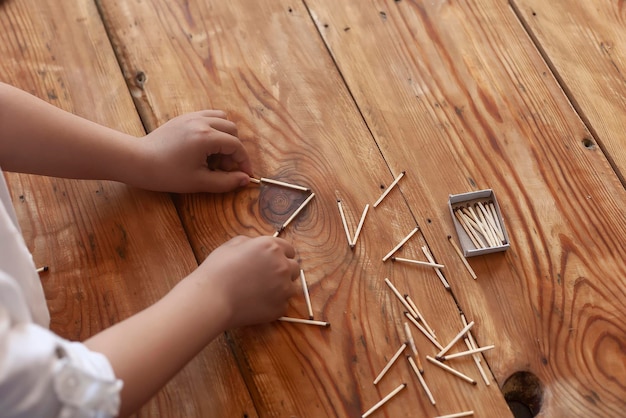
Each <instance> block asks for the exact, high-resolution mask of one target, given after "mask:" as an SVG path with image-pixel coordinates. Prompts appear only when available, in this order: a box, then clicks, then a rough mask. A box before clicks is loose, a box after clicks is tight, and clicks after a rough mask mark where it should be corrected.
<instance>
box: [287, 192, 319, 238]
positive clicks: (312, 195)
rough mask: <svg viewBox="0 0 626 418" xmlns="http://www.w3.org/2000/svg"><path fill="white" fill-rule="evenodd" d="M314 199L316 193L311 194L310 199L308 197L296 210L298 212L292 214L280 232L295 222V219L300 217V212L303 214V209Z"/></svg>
mask: <svg viewBox="0 0 626 418" xmlns="http://www.w3.org/2000/svg"><path fill="white" fill-rule="evenodd" d="M314 197H315V193H311V194H310V195H309V197H307V198H306V200H305V201H304V202H302V204H301V205H300V206H299V207H298V209H296V211H295V212H294V213H292V214H291V216H290V217H289V218H288V219H287V220H286V221H285V222H284V223H283V226H282V227H281V228H280V230H281V231H282V230H283V229H285V228H286V227H287V225H289V224H290V223H291V221H293V220H294V219H295V217H296V216H298V214H299V213H300V212H302V209H304V207H305V206H306V205H308V204H309V202H310V201H311V199H313V198H314Z"/></svg>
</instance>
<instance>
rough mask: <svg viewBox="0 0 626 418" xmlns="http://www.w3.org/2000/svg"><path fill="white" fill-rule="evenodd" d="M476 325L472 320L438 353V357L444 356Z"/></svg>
mask: <svg viewBox="0 0 626 418" xmlns="http://www.w3.org/2000/svg"><path fill="white" fill-rule="evenodd" d="M473 326H474V321H472V322H470V323H469V324H467V326H466V327H465V328H463V329H462V330H461V332H459V333H458V334H457V335H456V337H454V338H453V339H452V341H450V343H449V344H448V345H446V346H445V347H444V348H443V349H442V350H441V351H440V352H439V353H438V354H437V356H436V357H437V358H441V357H443V356H444V355H445V354H446V353H447V352H448V350H449V349H450V348H452V346H453V345H454V344H455V343H456V342H457V341H459V340H460V339H461V338H463V336H464V335H465V334H466V333H467V331H469V330H470V329H471V328H472V327H473Z"/></svg>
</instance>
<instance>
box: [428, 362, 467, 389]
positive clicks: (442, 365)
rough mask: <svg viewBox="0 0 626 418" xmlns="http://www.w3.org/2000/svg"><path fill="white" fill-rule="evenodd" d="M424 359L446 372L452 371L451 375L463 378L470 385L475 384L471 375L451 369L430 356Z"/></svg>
mask: <svg viewBox="0 0 626 418" xmlns="http://www.w3.org/2000/svg"><path fill="white" fill-rule="evenodd" d="M426 360H428V361H430V362H431V363H433V364H434V365H435V366H438V367H440V368H442V369H443V370H445V371H447V372H448V373H452V374H453V375H455V376H456V377H459V378H461V379H463V380H465V381H466V382H468V383H471V384H472V385H476V384H477V383H476V381H475V380H474V379H472V378H471V377H469V376H467V375H464V374H463V373H461V372H460V371H458V370H456V369H453V368H452V367H450V366H448V365H446V364H443V363H442V362H440V361H438V360H436V359H434V358H432V357H431V356H426Z"/></svg>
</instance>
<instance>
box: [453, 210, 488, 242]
mask: <svg viewBox="0 0 626 418" xmlns="http://www.w3.org/2000/svg"><path fill="white" fill-rule="evenodd" d="M458 212H459V213H460V215H461V218H462V219H463V222H464V223H465V225H467V227H468V229H469V231H470V233H471V234H472V235H473V236H474V238H475V239H476V240H477V241H478V243H479V244H480V246H479V247H477V248H487V244H485V241H486V238H485V237H483V234H482V232H481V230H480V227H479V226H478V224H477V223H476V222H475V221H474V219H472V216H471V213H470V212H469V211H468V210H467V209H466V208H459V210H458ZM483 238H485V239H484V240H483Z"/></svg>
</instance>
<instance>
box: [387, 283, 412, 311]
mask: <svg viewBox="0 0 626 418" xmlns="http://www.w3.org/2000/svg"><path fill="white" fill-rule="evenodd" d="M385 283H387V286H389V288H390V289H391V291H392V292H393V294H394V295H396V297H397V298H398V300H400V303H401V304H402V306H404V308H405V309H406V310H407V311H409V312H410V314H411V315H413V316H414V317H417V313H415V311H413V308H411V306H410V305H409V304H408V303H407V301H406V300H404V298H403V297H402V295H401V294H400V292H398V289H396V287H395V286H394V285H393V283H391V281H390V280H389V279H387V278H385Z"/></svg>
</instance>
